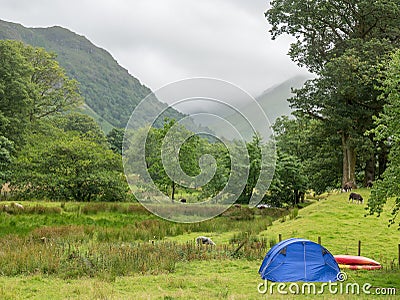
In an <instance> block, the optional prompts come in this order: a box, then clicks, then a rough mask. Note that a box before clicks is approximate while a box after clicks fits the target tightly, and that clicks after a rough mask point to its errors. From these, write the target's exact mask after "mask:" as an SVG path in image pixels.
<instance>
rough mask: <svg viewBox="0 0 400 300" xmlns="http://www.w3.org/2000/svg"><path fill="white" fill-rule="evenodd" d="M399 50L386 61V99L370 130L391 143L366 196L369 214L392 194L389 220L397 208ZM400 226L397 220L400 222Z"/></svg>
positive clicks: (379, 210)
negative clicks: (379, 176)
mask: <svg viewBox="0 0 400 300" xmlns="http://www.w3.org/2000/svg"><path fill="white" fill-rule="evenodd" d="M399 74H400V50H398V51H397V52H396V53H395V54H394V55H393V56H392V60H391V62H390V63H389V66H388V70H387V71H386V74H385V79H384V80H383V86H384V88H383V89H384V96H385V97H386V98H387V103H386V104H385V106H384V109H383V112H382V113H381V114H380V115H379V117H378V118H376V119H375V125H376V127H375V128H374V129H373V130H372V131H371V132H372V133H374V135H375V138H376V140H377V141H380V142H382V141H383V142H384V143H385V144H386V145H387V146H389V147H390V153H389V163H388V166H387V169H386V170H385V172H384V173H383V176H382V179H381V180H378V181H377V182H375V184H374V187H373V189H372V191H371V196H370V198H369V200H368V209H369V213H370V214H374V213H377V214H378V216H379V215H380V213H382V211H383V206H384V205H385V203H386V202H387V199H388V198H389V197H395V205H394V207H393V210H392V219H391V221H390V223H391V224H393V223H394V222H395V219H396V217H397V216H398V213H399V211H400V183H399V180H398V179H399V178H400V143H399V142H400V101H399V99H400V77H399ZM399 228H400V222H399Z"/></svg>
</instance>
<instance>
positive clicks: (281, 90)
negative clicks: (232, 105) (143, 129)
mask: <svg viewBox="0 0 400 300" xmlns="http://www.w3.org/2000/svg"><path fill="white" fill-rule="evenodd" d="M309 78H310V77H306V76H295V77H293V78H290V79H288V80H286V81H284V82H282V83H280V84H278V85H275V86H273V87H271V88H269V89H267V90H266V91H264V92H263V93H262V94H261V95H260V96H258V97H256V98H255V99H256V101H257V103H258V105H257V104H256V103H250V104H248V105H246V106H244V107H242V108H241V109H240V112H239V113H234V114H231V115H229V116H226V118H225V119H226V120H227V121H228V122H230V123H231V124H233V125H234V127H235V128H236V129H237V130H238V132H240V134H241V135H242V136H243V137H244V138H245V139H246V140H250V139H251V138H252V136H253V128H251V127H250V126H249V121H250V122H251V124H252V125H253V126H254V128H255V129H256V130H257V129H258V130H257V131H261V130H265V128H268V127H269V125H272V124H274V123H275V121H276V119H277V118H278V117H280V116H283V115H285V116H290V115H291V113H292V109H291V108H290V107H289V102H288V101H287V99H289V98H291V97H292V96H293V94H292V92H291V89H292V88H301V87H302V86H303V85H304V83H305V81H306V80H307V79H309ZM260 106H261V108H262V109H263V111H264V112H265V114H266V116H267V117H268V120H269V122H270V124H267V123H266V122H265V119H263V118H258V117H257V116H260ZM207 126H209V128H211V129H213V130H214V131H216V132H218V133H220V134H221V135H223V136H224V137H225V138H228V139H231V138H233V136H231V135H230V133H229V132H230V131H229V130H228V128H227V126H226V125H224V123H223V122H216V123H214V124H207ZM225 129H226V130H225Z"/></svg>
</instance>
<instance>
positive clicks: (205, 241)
mask: <svg viewBox="0 0 400 300" xmlns="http://www.w3.org/2000/svg"><path fill="white" fill-rule="evenodd" d="M196 244H197V245H212V246H215V243H214V242H213V241H212V240H211V239H210V238H209V237H206V236H199V237H197V238H196Z"/></svg>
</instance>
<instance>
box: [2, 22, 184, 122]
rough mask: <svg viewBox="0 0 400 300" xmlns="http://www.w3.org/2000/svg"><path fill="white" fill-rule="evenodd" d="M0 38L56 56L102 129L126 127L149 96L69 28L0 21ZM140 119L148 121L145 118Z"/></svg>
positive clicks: (158, 106)
mask: <svg viewBox="0 0 400 300" xmlns="http://www.w3.org/2000/svg"><path fill="white" fill-rule="evenodd" d="M0 39H11V40H20V41H23V42H24V43H26V44H29V45H32V46H36V47H43V48H44V49H46V50H47V51H51V52H54V53H56V54H57V61H58V62H59V63H60V65H61V66H62V67H63V68H65V70H66V71H67V74H68V75H69V76H70V77H72V78H74V79H76V80H77V81H78V82H80V90H81V93H82V95H83V96H84V98H85V102H86V104H87V105H88V106H89V107H90V108H91V109H92V110H93V111H94V113H95V114H97V115H98V116H99V117H96V115H95V114H93V111H90V110H89V111H88V112H87V113H88V114H89V115H92V116H94V117H95V118H96V119H97V120H98V121H99V123H100V124H101V125H103V128H104V124H107V123H109V124H111V125H112V126H115V127H125V126H126V123H127V121H128V120H129V117H130V115H131V113H132V111H133V110H134V108H135V107H136V105H137V104H138V103H139V102H140V101H141V100H142V99H143V98H144V97H146V96H147V95H148V94H149V93H151V91H150V89H149V88H147V87H146V86H144V85H142V84H141V83H140V82H139V80H138V79H136V78H135V77H133V76H131V75H130V74H129V73H128V71H127V70H126V69H124V68H123V67H121V66H120V65H119V64H118V63H117V61H116V60H115V59H114V58H113V57H112V56H111V55H110V54H109V53H108V52H107V51H105V50H104V49H101V48H99V47H96V46H95V45H93V44H92V43H91V42H90V41H89V40H88V39H86V38H85V37H83V36H80V35H77V34H75V33H73V32H71V31H69V30H68V29H65V28H62V27H59V26H55V27H50V28H26V27H24V26H22V25H19V24H15V23H10V22H5V21H1V20H0ZM165 107H166V105H165V104H163V103H161V102H159V103H156V107H155V108H154V109H155V110H162V108H165ZM83 109H84V110H85V107H84V108H83ZM166 116H168V117H171V118H180V116H182V115H181V114H180V113H178V112H177V111H175V110H173V109H168V112H167V113H166ZM141 118H143V120H147V119H146V115H143V116H141ZM106 127H109V125H106Z"/></svg>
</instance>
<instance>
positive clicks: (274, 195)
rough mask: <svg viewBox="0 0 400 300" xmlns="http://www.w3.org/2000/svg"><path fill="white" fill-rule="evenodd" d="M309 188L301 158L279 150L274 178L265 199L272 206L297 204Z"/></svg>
mask: <svg viewBox="0 0 400 300" xmlns="http://www.w3.org/2000/svg"><path fill="white" fill-rule="evenodd" d="M306 189H307V177H306V176H305V173H304V168H303V165H302V163H301V162H300V161H299V159H298V158H297V157H295V156H293V155H288V154H286V153H283V152H280V151H278V159H277V162H276V167H275V174H274V178H273V180H272V182H271V186H270V189H269V190H268V192H267V194H266V195H265V197H264V201H265V202H267V203H268V204H270V205H272V206H277V207H281V206H283V205H289V206H296V205H297V204H298V203H299V202H300V198H301V193H304V192H305V191H306Z"/></svg>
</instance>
